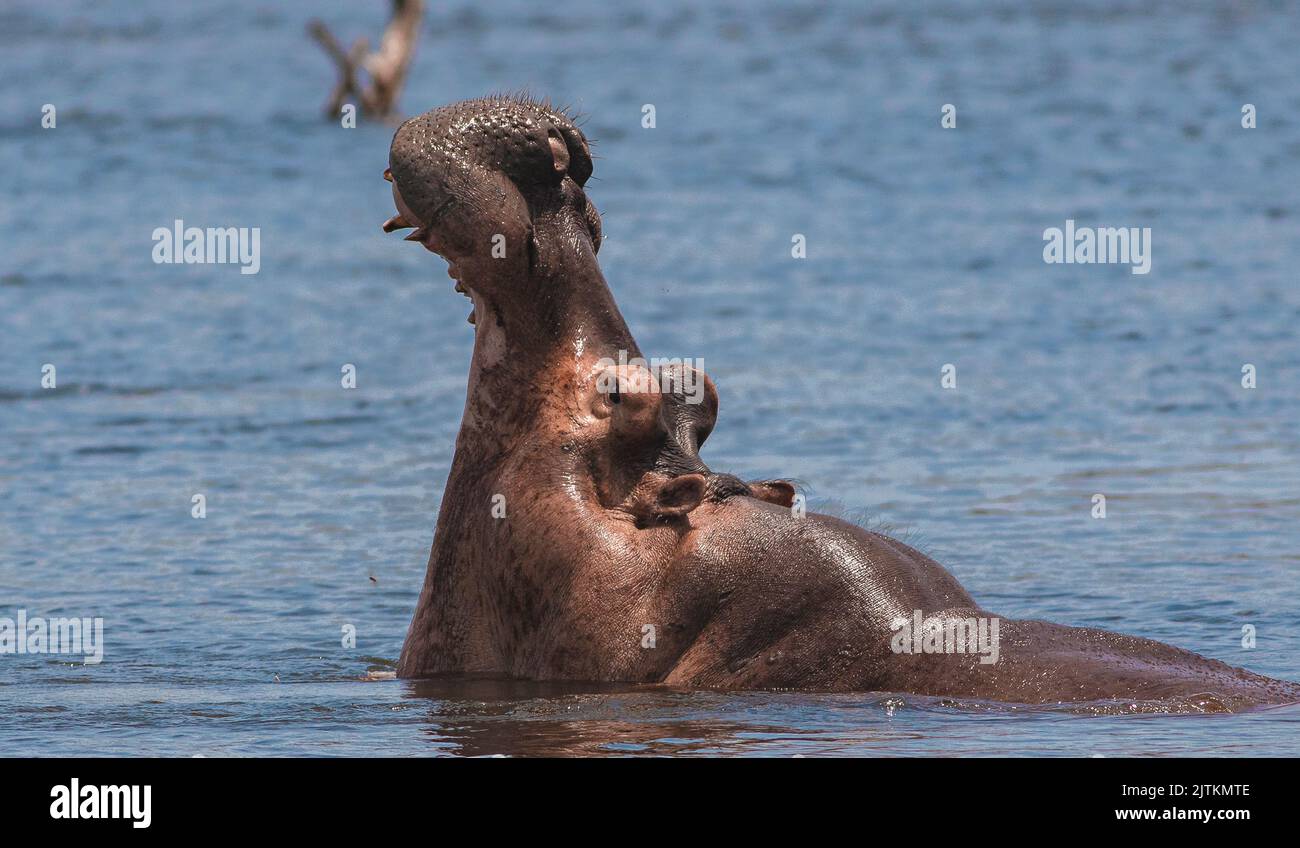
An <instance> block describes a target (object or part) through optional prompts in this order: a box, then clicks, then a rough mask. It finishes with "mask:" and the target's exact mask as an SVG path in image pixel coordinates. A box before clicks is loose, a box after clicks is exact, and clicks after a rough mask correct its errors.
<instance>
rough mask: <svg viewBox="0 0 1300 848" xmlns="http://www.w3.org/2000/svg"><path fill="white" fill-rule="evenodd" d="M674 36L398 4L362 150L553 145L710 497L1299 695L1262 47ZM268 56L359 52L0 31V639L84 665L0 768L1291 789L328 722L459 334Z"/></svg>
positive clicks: (5, 15)
mask: <svg viewBox="0 0 1300 848" xmlns="http://www.w3.org/2000/svg"><path fill="white" fill-rule="evenodd" d="M697 7H698V4H693V3H690V2H687V0H666V1H665V2H660V3H655V4H651V5H647V6H646V7H645V8H644V9H641V10H631V9H625V8H623V7H622V6H621V5H620V6H617V7H616V6H614V5H611V4H604V3H597V2H587V0H574V2H570V3H569V4H568V5H567V6H566V11H565V14H564V15H562V16H561V15H555V14H552V13H549V12H546V11H538V9H537V8H536V4H534V3H531V2H528V0H504V2H501V3H494V4H493V11H492V13H491V14H489V13H486V12H483V11H481V10H479V9H478V6H477V5H476V4H475V3H473V2H453V3H451V4H441V5H439V7H438V8H437V9H431V11H430V17H429V20H428V21H427V23H426V26H425V31H424V35H423V43H422V44H421V51H420V53H419V55H418V57H417V59H416V62H415V64H414V66H413V67H412V72H411V79H410V83H409V87H408V90H407V94H406V96H405V98H404V106H405V108H406V109H407V110H408V111H414V110H423V109H425V108H428V107H431V106H433V105H436V104H441V103H445V102H448V101H451V100H456V99H462V98H466V97H474V96H479V95H482V94H483V93H485V92H490V91H499V90H517V89H519V88H521V87H524V86H528V87H530V88H531V89H532V90H533V91H534V92H535V93H538V94H549V95H551V96H553V97H554V98H555V99H556V100H557V101H559V102H566V103H572V104H575V105H576V106H577V107H578V108H579V110H580V111H582V112H584V113H585V114H586V115H587V116H588V117H587V119H586V124H585V125H584V128H585V130H586V131H587V132H588V134H589V135H590V136H591V137H593V138H594V139H595V140H596V153H597V155H598V157H599V158H598V160H597V164H596V175H595V176H596V179H595V180H594V181H593V182H592V183H591V184H590V186H589V188H590V193H591V195H592V198H593V200H594V201H595V203H596V204H597V206H598V207H599V208H600V210H601V211H602V213H603V214H604V216H605V218H604V228H605V232H606V234H607V241H606V242H605V244H604V246H603V247H602V250H601V261H602V264H603V267H604V270H605V273H606V276H607V277H608V278H609V280H610V283H611V286H612V287H613V289H614V291H615V294H616V296H617V297H618V298H619V301H620V303H621V305H622V307H623V309H624V311H625V313H626V315H627V318H628V322H629V324H630V326H631V327H632V329H633V331H634V332H635V333H636V335H637V338H638V341H639V342H640V345H641V347H642V348H643V349H644V350H645V351H646V353H647V354H648V355H652V356H670V357H671V356H684V357H691V358H694V359H700V360H703V361H704V362H705V363H706V368H707V369H708V370H709V372H710V373H711V375H712V376H713V377H714V379H715V380H716V381H717V383H718V386H719V391H720V395H721V411H720V417H719V422H718V427H717V429H716V430H715V432H714V434H713V435H712V436H711V438H710V441H709V443H708V445H707V446H706V449H705V451H704V454H705V457H704V458H705V460H706V461H707V462H708V463H709V464H710V465H711V466H712V467H714V468H717V469H718V470H725V471H730V472H734V473H736V474H738V475H741V476H743V477H746V478H763V477H774V476H790V477H795V478H798V479H800V480H802V481H803V482H804V483H805V484H806V485H807V487H808V489H809V492H810V506H812V507H813V508H817V507H818V505H819V504H820V505H823V506H825V507H826V508H829V509H832V510H834V511H840V512H843V513H845V514H848V515H850V516H861V517H863V519H864V520H866V521H868V522H869V523H871V524H872V525H873V526H881V525H883V526H885V527H887V528H892V532H895V533H897V534H899V535H902V536H903V537H904V538H906V539H907V540H908V541H909V542H911V543H913V544H916V545H917V546H919V547H921V548H922V549H923V550H925V551H926V552H927V553H929V554H931V555H932V556H934V557H935V558H936V559H938V560H939V561H940V562H942V563H944V564H945V565H946V566H947V567H948V568H950V569H951V570H952V571H953V573H954V574H955V575H956V576H957V577H958V579H960V580H961V581H962V582H963V583H964V584H965V585H966V587H967V588H968V589H969V590H970V591H971V593H972V594H973V595H974V596H975V597H976V598H977V599H978V600H979V601H980V602H981V603H982V604H983V605H984V606H985V607H986V608H988V609H990V610H992V611H995V612H997V613H999V614H1002V615H1006V616H1012V617H1024V618H1045V619H1052V620H1057V621H1060V622H1063V623H1067V624H1073V625H1090V626H1099V627H1106V628H1110V629H1115V630H1122V631H1127V632H1131V633H1135V634H1138V635H1142V636H1147V637H1152V638H1156V639H1161V640H1164V641H1168V642H1172V643H1174V644H1177V645H1180V646H1183V647H1187V648H1190V649H1192V650H1196V651H1198V652H1201V653H1204V654H1206V655H1209V656H1212V657H1215V658H1218V659H1222V660H1225V661H1227V662H1230V663H1234V664H1240V665H1245V666H1247V667H1249V668H1251V669H1252V670H1255V671H1259V672H1262V673H1266V674H1271V675H1274V676H1279V677H1286V678H1290V679H1300V632H1298V631H1297V629H1296V626H1295V625H1296V622H1297V621H1300V577H1298V576H1297V566H1298V563H1300V553H1298V552H1300V497H1297V494H1296V493H1297V492H1300V390H1298V387H1297V376H1296V375H1300V345H1297V344H1296V336H1295V327H1296V326H1297V323H1298V322H1300V289H1298V288H1297V286H1296V285H1295V269H1296V268H1298V267H1300V240H1298V239H1297V238H1296V221H1297V220H1300V205H1297V195H1296V193H1295V190H1294V186H1296V185H1298V184H1300V179H1297V174H1298V173H1300V143H1298V139H1300V135H1298V134H1297V133H1298V132H1300V124H1298V123H1297V119H1296V118H1295V116H1296V115H1300V88H1297V87H1296V86H1295V84H1294V81H1295V79H1296V78H1297V77H1300V52H1297V51H1296V50H1295V49H1294V44H1293V43H1292V42H1293V40H1294V39H1293V37H1292V34H1293V33H1294V32H1295V31H1296V25H1297V22H1298V18H1300V12H1296V11H1295V10H1294V9H1293V8H1291V7H1289V6H1286V5H1284V4H1277V5H1267V4H1250V5H1240V6H1232V7H1228V6H1226V5H1218V4H1216V5H1213V6H1206V7H1199V6H1196V7H1185V6H1181V5H1180V6H1178V7H1176V8H1175V7H1173V6H1168V5H1163V6H1162V5H1158V4H1157V5H1150V4H1145V5H1144V4H1127V5H1125V4H1114V3H1111V2H1108V0H1097V2H1089V0H1083V2H1078V3H1069V4H1064V3H1058V2H1039V3H1029V4H1021V5H999V6H997V7H996V8H994V7H990V6H989V5H988V4H987V3H984V2H981V0H940V2H936V3H927V4H918V3H913V2H906V1H905V0H900V2H885V3H873V4H869V5H867V4H860V3H849V2H845V3H819V4H810V5H806V6H800V7H790V6H789V4H785V3H778V2H775V0H773V2H765V1H763V2H757V3H754V2H743V3H742V2H735V3H728V2H723V3H718V4H710V5H709V6H708V7H706V8H697ZM308 16H320V17H323V18H325V19H327V20H328V21H329V22H330V24H331V26H332V27H333V28H334V29H335V31H336V32H339V33H355V34H361V33H370V34H371V35H372V37H374V35H376V34H377V31H378V27H379V25H380V20H381V18H382V11H381V10H378V9H377V8H375V7H374V5H373V4H363V3H348V2H338V3H334V4H313V5H312V6H311V8H310V9H308V8H298V7H297V6H294V5H292V4H265V3H260V2H255V0H229V2H226V3H222V4H216V5H211V4H203V5H202V6H199V5H187V4H177V3H174V2H170V0H141V2H138V3H132V4H114V5H113V6H112V7H110V6H109V5H107V4H100V3H95V2H91V0H76V2H68V3H58V4H49V3H42V2H37V0H19V2H17V3H14V2H9V3H6V4H5V5H4V8H3V9H0V56H2V57H3V59H0V62H3V63H4V70H5V73H6V78H7V80H8V81H9V82H10V83H11V85H8V86H5V87H3V88H0V174H3V175H4V176H3V181H4V182H3V187H4V189H5V192H6V203H4V204H0V231H3V232H4V233H5V242H4V249H3V250H2V251H0V433H3V434H4V438H2V439H0V615H6V614H8V615H13V614H14V612H15V611H16V610H17V609H19V608H25V609H27V610H28V611H29V612H30V613H31V614H33V615H59V614H70V615H78V616H102V617H103V618H104V620H105V641H106V646H105V658H104V662H103V663H102V664H100V665H98V666H82V665H80V664H73V663H69V662H67V661H64V660H63V659H62V658H58V657H40V656H37V657H33V656H6V657H0V754H43V755H57V754H73V753H92V754H96V753H100V754H110V753H114V754H167V755H178V756H189V755H191V754H194V753H204V754H208V755H219V754H230V755H279V754H393V755H424V754H511V755H513V754H546V753H572V752H582V753H592V754H629V753H630V754H642V753H648V754H661V753H675V754H676V753H690V754H710V753H726V754H733V753H734V754H755V755H758V754H773V755H787V756H788V755H793V754H800V753H802V754H808V755H813V754H867V755H873V754H882V755H900V754H902V755H906V754H916V755H946V756H978V755H982V754H995V753H1010V754H1046V755H1075V756H1092V755H1095V754H1100V755H1105V756H1114V755H1123V754H1142V755H1159V756H1163V755H1187V754H1233V753H1252V754H1288V753H1289V754H1293V755H1294V754H1296V753H1300V752H1298V751H1297V744H1300V743H1297V741H1296V740H1297V739H1300V734H1298V733H1297V732H1296V729H1297V719H1300V716H1298V715H1297V713H1296V712H1295V710H1294V709H1291V708H1284V709H1277V710H1265V711H1260V712H1255V713H1250V714H1247V715H1233V716H1222V715H1197V714H1191V715H1178V716H1172V717H1169V716H1153V715H1146V714H1142V711H1143V710H1145V709H1147V707H1146V706H1144V705H1136V707H1135V705H1129V704H1104V705H1091V706H1089V707H1085V708H1083V709H1074V708H1071V709H1043V708H1036V709H1016V708H1008V707H1005V706H990V705H979V704H954V703H950V702H945V701H942V700H937V701H936V700H925V699H916V698H911V697H908V696H901V698H899V697H898V696H890V695H887V694H869V695H857V696H843V695H809V694H792V693H739V694H727V693H715V692H703V693H683V692H672V691H665V690H659V689H626V690H620V689H592V688H590V687H577V688H571V689H557V688H547V687H529V686H525V685H524V684H501V683H491V684H489V683H487V682H483V681H478V682H462V683H452V682H449V681H442V682H439V683H437V684H434V683H409V682H405V681H396V680H383V679H379V680H372V681H369V682H362V681H360V680H359V678H362V677H364V676H365V675H366V674H367V672H369V671H371V670H374V669H378V670H384V669H391V664H392V661H393V659H394V658H395V657H396V656H397V654H398V652H399V651H400V647H401V643H402V637H403V635H404V633H405V629H406V625H407V623H408V622H409V620H410V616H411V612H412V609H413V607H414V604H415V599H416V594H417V592H418V591H419V587H420V585H421V581H422V579H423V573H424V566H425V562H426V558H427V555H428V548H429V542H430V539H431V535H432V531H433V524H434V517H435V516H436V514H437V511H438V507H439V499H440V497H441V493H442V487H443V485H444V483H445V479H446V475H447V471H448V466H449V462H450V458H451V452H452V445H453V440H454V437H455V432H456V427H457V424H458V421H459V417H460V413H461V410H462V409H463V404H464V385H465V373H466V366H467V363H468V358H469V349H470V331H469V327H468V325H467V324H466V323H465V309H464V306H463V303H464V301H463V299H462V298H461V296H460V295H459V294H456V293H455V292H454V291H453V290H452V284H451V281H450V280H448V279H447V278H446V276H445V274H444V269H443V267H442V265H441V263H440V261H438V260H436V259H434V258H432V257H430V256H428V255H427V254H425V253H424V252H423V251H421V250H419V249H418V248H416V247H414V246H412V245H409V244H404V243H402V242H401V241H400V239H395V238H390V237H386V236H385V235H384V234H383V233H382V232H381V231H380V229H379V225H380V222H382V221H383V220H384V219H386V218H387V217H388V216H389V215H390V214H391V212H392V200H391V195H390V192H389V189H388V186H387V184H386V183H384V182H383V181H382V179H380V177H379V175H380V173H381V172H382V170H383V165H384V163H385V159H386V153H387V149H388V143H389V140H390V137H391V128H390V127H384V126H373V125H362V126H359V127H357V128H356V129H354V130H344V129H342V128H340V127H339V126H337V125H335V124H333V123H330V122H326V121H322V120H320V119H319V116H318V110H319V108H320V104H321V102H322V101H323V99H324V98H325V96H326V95H327V93H328V91H329V88H330V86H332V85H333V83H334V70H333V68H332V67H331V66H330V64H329V62H328V61H326V59H325V58H324V57H323V56H322V55H320V51H319V49H318V48H317V47H316V45H314V44H313V43H312V42H311V41H310V40H309V39H308V38H307V36H306V35H305V32H304V27H305V23H306V18H307V17H308ZM47 102H49V103H54V104H56V105H57V106H58V109H59V112H58V116H59V118H58V128H57V129H56V130H42V129H40V128H39V115H40V107H41V106H42V104H44V103H47ZM1248 102H1249V103H1254V104H1255V105H1256V106H1257V107H1258V109H1259V116H1260V117H1259V126H1258V128H1257V129H1255V130H1243V129H1242V128H1241V127H1240V123H1239V119H1240V113H1239V110H1240V107H1241V105H1242V104H1243V103H1248ZM646 103H653V104H654V105H655V106H656V110H657V126H656V128H655V129H653V130H647V129H643V128H642V127H641V124H640V121H641V115H642V112H641V108H642V106H643V105H644V104H646ZM945 103H952V104H955V105H956V106H957V110H958V111H957V115H958V126H957V129H955V130H951V131H948V130H942V129H940V127H939V118H940V110H941V107H942V105H943V104H945ZM177 218H181V219H183V220H185V221H186V222H187V223H192V224H194V225H196V226H238V227H260V228H261V234H262V238H261V247H262V263H261V270H260V272H259V273H258V274H257V275H247V276H244V275H241V274H240V273H239V271H238V269H236V268H232V267H230V266H221V265H209V266H198V265H191V266H178V265H155V264H153V262H152V261H151V258H150V254H151V248H152V246H153V243H152V241H151V233H152V231H153V229H154V228H156V227H159V226H167V225H170V223H171V222H172V221H174V220H175V219H177ZM1066 219H1074V220H1075V221H1076V222H1078V223H1080V224H1081V225H1087V226H1140V227H1150V228H1151V230H1152V247H1151V249H1152V268H1151V273H1150V274H1148V275H1145V276H1141V277H1135V276H1133V275H1131V274H1129V273H1128V269H1127V268H1125V267H1122V266H1120V267H1111V266H1081V265H1068V266H1047V265H1044V263H1043V262H1042V258H1041V250H1042V238H1041V236H1042V232H1043V230H1044V229H1045V228H1048V227H1055V226H1061V225H1062V223H1063V222H1064V221H1065V220H1066ZM795 233H799V234H803V235H805V236H806V238H807V244H808V255H807V259H805V260H798V261H796V260H792V259H791V258H790V246H791V237H792V234H795ZM44 363H55V364H57V366H58V374H59V382H58V388H57V389H55V390H45V389H42V388H40V384H39V378H40V368H41V366H42V364H44ZM344 363H353V364H355V365H356V367H357V375H358V383H357V388H356V389H355V390H349V391H344V390H341V389H340V384H339V374H340V367H341V366H342V365H343V364H344ZM945 363H953V364H955V365H956V366H957V369H958V371H957V373H958V389H957V390H956V391H945V390H942V389H940V388H939V381H938V377H939V373H940V369H941V368H942V366H943V365H944V364H945ZM1244 363H1251V364H1253V365H1254V366H1256V368H1257V372H1258V388H1256V389H1254V390H1244V389H1242V388H1241V386H1240V382H1239V380H1240V374H1241V368H1242V365H1243V364H1244ZM200 492H201V493H203V494H205V495H206V498H207V517H206V518H205V519H203V520H201V521H200V520H195V519H193V518H191V514H190V506H191V497H192V496H193V495H194V494H195V493H200ZM1098 493H1102V494H1105V495H1106V497H1107V505H1108V515H1107V518H1106V519H1105V520H1104V521H1098V520H1094V519H1092V518H1091V516H1090V507H1091V499H1092V497H1093V495H1094V494H1098ZM1247 625H1249V626H1251V627H1253V628H1255V631H1256V633H1257V642H1256V645H1255V647H1254V648H1246V647H1244V646H1243V644H1242V628H1243V627H1244V626H1247ZM345 626H350V627H352V628H354V629H355V635H356V646H355V647H354V648H349V647H344V646H343V643H342V640H341V638H340V637H341V629H342V628H344V627H345ZM1131 712H1138V713H1139V714H1137V715H1129V714H1124V713H1131ZM1192 712H1195V710H1194V709H1193V710H1192ZM1080 713H1084V715H1080Z"/></svg>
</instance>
